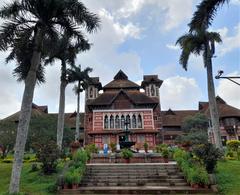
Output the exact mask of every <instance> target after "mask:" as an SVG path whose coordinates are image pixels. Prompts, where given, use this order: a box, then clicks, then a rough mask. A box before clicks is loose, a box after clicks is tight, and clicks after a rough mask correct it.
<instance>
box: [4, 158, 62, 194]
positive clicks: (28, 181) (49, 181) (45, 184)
mask: <svg viewBox="0 0 240 195" xmlns="http://www.w3.org/2000/svg"><path fill="white" fill-rule="evenodd" d="M31 166H32V165H31V163H24V167H23V171H22V175H21V188H20V189H21V192H25V193H26V194H29V195H50V194H53V193H49V192H48V188H50V187H51V186H53V185H54V183H55V181H56V179H57V174H53V175H51V176H46V175H43V174H41V173H40V172H39V171H36V172H31V171H30V170H31ZM11 168H12V164H11V163H9V164H8V163H0V195H2V194H4V193H5V192H7V190H8V185H9V181H10V175H11Z"/></svg>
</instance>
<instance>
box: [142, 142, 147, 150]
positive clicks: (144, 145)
mask: <svg viewBox="0 0 240 195" xmlns="http://www.w3.org/2000/svg"><path fill="white" fill-rule="evenodd" d="M143 147H144V149H145V150H148V143H147V142H144V144H143Z"/></svg>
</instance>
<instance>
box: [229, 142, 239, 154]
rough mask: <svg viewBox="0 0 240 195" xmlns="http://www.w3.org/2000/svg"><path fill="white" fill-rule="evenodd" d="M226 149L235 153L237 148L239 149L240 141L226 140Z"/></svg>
mask: <svg viewBox="0 0 240 195" xmlns="http://www.w3.org/2000/svg"><path fill="white" fill-rule="evenodd" d="M227 147H228V149H230V150H233V151H235V152H236V151H237V150H238V148H239V147H240V141H238V140H228V141H227Z"/></svg>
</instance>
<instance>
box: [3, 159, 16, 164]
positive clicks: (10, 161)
mask: <svg viewBox="0 0 240 195" xmlns="http://www.w3.org/2000/svg"><path fill="white" fill-rule="evenodd" d="M2 162H3V163H13V158H5V159H3V160H2Z"/></svg>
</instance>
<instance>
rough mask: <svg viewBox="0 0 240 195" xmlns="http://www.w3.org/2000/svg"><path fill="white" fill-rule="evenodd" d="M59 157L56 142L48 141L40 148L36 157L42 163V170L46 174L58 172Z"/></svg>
mask: <svg viewBox="0 0 240 195" xmlns="http://www.w3.org/2000/svg"><path fill="white" fill-rule="evenodd" d="M59 155H60V151H59V149H58V147H57V144H56V143H55V142H54V141H48V142H46V143H45V144H41V145H39V146H38V151H37V154H36V157H37V159H38V161H39V162H41V163H42V165H41V168H42V171H43V173H44V174H51V173H53V172H56V167H57V159H58V158H59Z"/></svg>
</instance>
